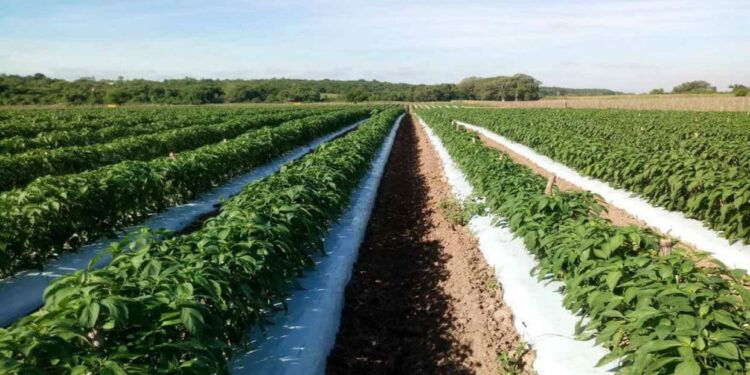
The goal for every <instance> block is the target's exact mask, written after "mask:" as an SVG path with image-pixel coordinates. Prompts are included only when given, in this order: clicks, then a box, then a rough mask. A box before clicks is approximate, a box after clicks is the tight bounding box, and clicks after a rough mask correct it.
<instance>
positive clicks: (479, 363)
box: [327, 117, 533, 375]
mask: <svg viewBox="0 0 750 375" xmlns="http://www.w3.org/2000/svg"><path fill="white" fill-rule="evenodd" d="M450 197H451V192H450V188H449V186H448V185H447V184H446V183H445V178H444V176H443V173H442V167H441V164H440V160H439V159H438V157H437V155H436V153H435V151H434V150H433V149H432V148H431V146H430V144H429V141H428V140H427V138H426V135H425V134H424V131H423V130H422V129H421V128H420V127H419V126H415V125H414V122H413V121H412V119H411V118H409V117H407V118H406V120H405V121H404V123H403V124H402V126H401V129H400V130H399V133H398V136H397V138H396V142H395V144H394V148H393V151H392V153H391V155H390V159H389V161H388V165H387V167H386V171H385V175H384V178H383V181H382V182H381V186H380V190H379V192H378V198H377V204H376V207H375V210H374V211H373V214H372V218H371V220H370V223H369V226H368V229H367V234H366V238H365V242H364V243H363V244H362V246H361V247H360V250H359V252H360V253H359V259H358V261H357V263H356V265H355V268H354V271H353V275H352V280H351V281H350V283H349V285H348V286H347V289H346V303H345V307H344V311H343V317H342V321H341V328H340V331H339V333H338V337H337V340H336V345H335V347H334V349H333V351H332V352H331V354H330V356H329V358H328V365H327V373H328V374H358V375H359V374H499V373H502V372H501V369H500V362H499V361H498V355H499V354H500V353H512V352H513V351H514V350H515V349H516V348H517V347H519V338H518V334H517V332H516V331H515V329H514V327H513V322H512V319H513V317H512V314H511V312H510V310H509V309H508V307H507V306H505V305H504V303H503V302H502V290H501V288H500V286H498V285H497V284H496V283H495V282H494V280H495V279H494V276H493V275H494V273H493V272H492V270H491V269H490V268H489V266H488V265H487V264H486V263H485V261H484V258H483V257H482V254H481V253H480V252H479V250H478V248H477V245H476V242H475V240H474V239H473V237H472V236H471V234H470V233H469V231H468V230H467V229H466V228H465V227H463V226H461V225H457V224H454V223H452V222H450V221H449V220H448V219H447V218H446V217H445V216H444V215H443V213H442V212H441V210H440V209H438V208H437V207H438V205H439V204H440V202H443V201H446V200H448V199H450ZM532 355H533V354H532V353H526V354H525V355H524V356H523V358H522V360H521V361H520V362H521V363H520V365H519V367H520V371H519V373H524V372H528V371H529V370H530V368H531V366H530V364H531V360H532Z"/></svg>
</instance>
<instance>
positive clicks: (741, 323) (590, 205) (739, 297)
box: [419, 110, 750, 375]
mask: <svg viewBox="0 0 750 375" xmlns="http://www.w3.org/2000/svg"><path fill="white" fill-rule="evenodd" d="M419 113H420V115H421V116H422V118H423V119H424V120H426V122H427V123H428V124H429V125H430V126H431V127H432V129H433V130H434V131H435V132H436V134H438V136H439V137H440V138H441V139H442V141H443V143H444V144H445V146H446V148H447V149H448V151H449V153H450V155H451V156H452V158H453V159H454V160H455V161H456V162H457V163H458V165H459V167H460V168H461V170H462V171H463V172H464V173H465V174H466V176H467V178H468V179H469V181H470V182H471V183H472V184H473V186H474V188H475V194H476V195H477V196H478V197H482V198H484V199H485V203H484V204H485V205H486V208H487V209H489V211H490V212H491V213H493V214H494V215H496V216H497V217H499V218H502V219H501V223H500V225H505V226H507V227H508V228H509V229H510V230H511V231H512V232H513V233H514V234H515V235H517V236H518V237H520V238H522V239H523V241H524V243H525V246H526V248H527V249H528V251H529V252H531V253H532V254H533V255H534V256H535V258H536V259H537V261H538V266H537V267H536V268H535V271H534V272H535V273H536V274H537V275H538V277H539V280H540V282H545V280H548V279H554V280H559V281H561V282H562V283H563V285H564V286H563V287H562V289H561V292H562V293H563V295H564V300H563V301H564V304H565V307H566V308H568V309H570V310H571V311H572V312H574V313H576V314H580V315H581V321H580V322H579V324H578V325H577V327H575V332H576V333H577V334H578V337H579V338H580V339H589V338H594V339H595V342H596V343H599V344H601V345H603V346H604V347H606V348H607V349H609V350H610V353H609V354H608V355H606V356H605V357H604V358H602V359H601V360H600V362H599V364H600V365H604V364H607V363H611V362H612V361H617V362H616V363H618V364H619V373H621V374H629V375H636V374H638V375H640V374H681V375H698V374H737V373H745V372H747V371H750V362H749V361H748V359H750V325H748V319H750V292H749V291H748V290H747V289H746V287H745V285H746V283H747V282H748V277H747V276H746V272H745V271H743V270H727V269H726V268H725V267H723V266H722V265H720V264H716V265H715V266H714V267H699V266H698V265H697V263H698V262H699V261H700V260H701V259H702V258H703V257H705V255H700V254H697V255H696V254H692V253H688V252H687V251H686V250H684V249H681V248H679V247H676V248H675V250H674V251H673V252H672V253H671V254H669V255H665V256H660V255H659V248H660V247H659V241H660V237H659V236H658V235H657V234H655V233H654V232H652V231H650V230H648V229H642V228H638V227H635V226H626V227H618V226H615V225H613V224H612V223H611V222H610V221H609V220H607V219H606V218H603V217H602V216H601V215H600V214H601V213H602V211H603V210H604V207H603V206H602V205H601V203H600V201H599V198H598V197H596V196H594V195H592V194H591V193H587V192H562V191H559V190H557V188H555V189H554V192H553V194H551V195H547V194H545V193H544V190H545V185H546V182H545V180H544V179H543V178H542V177H541V176H539V175H537V174H535V173H534V172H533V171H531V170H530V169H529V168H528V167H526V166H523V165H519V164H516V163H515V162H514V161H513V160H512V159H511V158H509V157H504V158H500V157H499V156H498V155H499V153H498V151H497V150H494V149H490V148H488V147H486V146H485V145H484V144H483V143H482V142H477V141H476V137H477V135H476V134H474V133H471V132H466V131H461V130H457V129H456V128H455V127H453V126H452V125H451V121H452V120H453V119H454V116H453V113H451V112H445V111H432V110H425V111H420V112H419ZM573 330H574V327H571V332H573Z"/></svg>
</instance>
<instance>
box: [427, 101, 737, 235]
mask: <svg viewBox="0 0 750 375" xmlns="http://www.w3.org/2000/svg"><path fill="white" fill-rule="evenodd" d="M438 111H442V112H441V113H442V114H444V115H447V116H452V117H454V119H460V120H462V121H467V122H470V123H473V124H476V125H480V126H483V127H485V128H487V129H489V130H492V131H494V132H496V133H498V134H500V135H502V136H504V137H507V138H509V139H511V140H513V141H516V142H519V143H522V144H524V145H526V146H529V147H531V148H533V149H535V150H536V151H538V152H540V153H542V154H545V155H547V156H549V157H551V158H553V159H555V160H557V161H560V162H562V163H564V164H566V165H568V166H569V167H571V168H574V169H576V170H577V171H578V172H580V173H582V174H585V175H588V176H591V177H594V178H597V179H600V180H603V181H605V182H608V183H610V184H611V185H613V186H615V187H618V188H624V189H627V190H629V191H632V192H635V193H638V194H640V195H641V196H642V197H644V198H645V199H647V200H649V201H650V202H651V203H653V204H655V205H657V206H661V207H664V208H666V209H669V210H673V211H681V212H683V213H685V214H686V215H687V216H688V217H691V218H694V219H698V220H701V221H703V222H704V223H706V224H707V225H708V226H709V227H711V228H712V229H714V230H716V231H718V232H721V233H722V234H723V235H724V236H725V237H726V238H728V239H729V240H732V241H736V240H742V241H743V242H745V243H747V242H749V241H750V169H748V168H745V167H743V166H737V165H733V164H732V163H727V162H725V161H722V160H717V159H711V158H702V157H696V156H693V155H691V154H689V153H686V152H683V150H682V149H681V148H669V147H668V146H665V147H664V150H661V151H659V150H652V151H644V150H641V149H640V148H639V147H637V146H638V145H637V143H635V142H633V140H632V139H631V138H629V137H626V136H622V137H612V138H609V139H603V138H598V137H595V136H590V134H589V133H587V132H586V131H585V129H583V127H581V126H578V125H577V123H576V122H575V121H571V122H565V121H563V122H561V120H560V119H566V118H570V116H571V115H567V114H564V113H565V112H564V111H559V112H555V113H557V114H560V117H559V118H558V117H555V116H554V115H553V113H550V112H534V111H521V112H518V111H514V110H508V111H505V110H503V111H497V110H461V111H445V110H438ZM572 113H574V115H575V114H580V115H583V114H585V113H587V112H585V111H584V112H572ZM630 113H631V115H632V116H633V118H637V116H636V115H637V112H633V111H630ZM634 121H636V120H634ZM598 127H600V128H608V127H616V125H612V124H610V123H606V122H602V123H599V124H598ZM636 133H638V130H637V129H632V134H634V137H635V134H636ZM664 137H667V136H666V135H665V136H664ZM716 142H720V141H718V140H717V141H716ZM743 149H745V150H748V147H747V145H745V146H743Z"/></svg>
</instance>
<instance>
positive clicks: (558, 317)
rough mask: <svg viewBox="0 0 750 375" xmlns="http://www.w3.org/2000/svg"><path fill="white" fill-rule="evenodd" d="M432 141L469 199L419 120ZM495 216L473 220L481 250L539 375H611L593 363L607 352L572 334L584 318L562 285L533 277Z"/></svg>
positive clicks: (464, 186)
mask: <svg viewBox="0 0 750 375" xmlns="http://www.w3.org/2000/svg"><path fill="white" fill-rule="evenodd" d="M419 122H420V124H421V125H422V127H423V128H424V129H425V130H426V132H427V135H428V138H429V139H430V143H432V146H433V147H434V148H435V150H436V151H437V153H438V155H439V157H440V159H441V160H442V162H443V169H444V171H445V174H446V177H447V180H448V183H449V184H450V186H451V189H452V191H453V194H454V195H455V196H456V197H457V198H458V199H461V200H463V199H466V198H468V197H470V196H471V195H472V193H473V187H472V186H471V184H470V183H469V182H468V180H467V179H466V176H465V175H464V174H463V172H461V170H460V169H459V168H458V166H457V165H456V164H455V163H454V162H453V159H452V158H451V156H450V154H449V153H448V151H447V150H446V149H445V147H444V145H443V143H442V141H441V140H440V138H439V137H438V136H437V135H436V134H435V133H434V132H433V131H432V130H431V129H430V127H429V126H428V125H427V124H426V123H425V122H424V121H422V120H421V119H420V120H419ZM493 219H495V217H493V216H475V217H474V218H472V219H471V221H470V222H469V227H470V228H471V230H472V232H473V233H474V235H475V236H476V237H477V239H478V240H479V248H480V250H481V251H482V254H483V255H484V258H485V259H486V260H487V263H488V264H489V265H490V266H492V267H493V268H494V269H495V275H496V277H497V279H498V281H499V282H500V284H501V285H502V288H503V300H504V301H505V303H506V304H507V305H508V307H510V309H511V311H512V312H513V315H514V325H515V328H516V330H517V331H518V333H519V334H520V335H521V338H522V339H523V340H524V341H525V342H526V343H528V344H530V345H531V347H532V349H534V350H535V351H536V359H535V360H534V364H533V367H534V370H536V371H537V372H538V373H539V374H540V375H547V374H550V375H581V374H613V373H614V372H615V371H616V370H615V365H607V366H604V367H595V365H596V363H597V362H598V361H599V359H600V358H601V357H603V356H604V355H605V354H607V353H608V350H607V349H605V348H604V347H602V346H600V345H595V344H594V343H593V341H591V340H589V341H580V340H576V339H575V338H574V336H575V335H574V330H575V324H576V322H577V321H578V320H579V319H580V317H578V316H575V315H574V314H573V313H571V312H570V311H569V310H567V309H565V308H564V307H563V303H562V300H563V296H562V294H560V292H558V290H559V288H560V287H561V286H562V283H560V282H556V281H548V280H545V281H542V282H540V281H538V280H537V278H536V277H534V276H532V275H531V270H532V268H533V267H534V266H536V264H537V262H536V260H535V259H534V258H533V257H532V256H531V254H530V253H529V252H528V250H527V249H526V247H525V245H524V243H523V241H522V240H521V239H519V238H515V236H514V235H513V233H512V232H511V231H510V230H509V229H508V228H505V227H499V226H495V225H493V224H492V222H493Z"/></svg>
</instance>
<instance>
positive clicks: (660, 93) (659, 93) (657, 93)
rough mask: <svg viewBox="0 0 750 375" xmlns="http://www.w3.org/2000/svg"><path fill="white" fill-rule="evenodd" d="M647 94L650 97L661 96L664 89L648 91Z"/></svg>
mask: <svg viewBox="0 0 750 375" xmlns="http://www.w3.org/2000/svg"><path fill="white" fill-rule="evenodd" d="M649 94H651V95H662V94H664V89H653V90H651V91H649Z"/></svg>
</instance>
